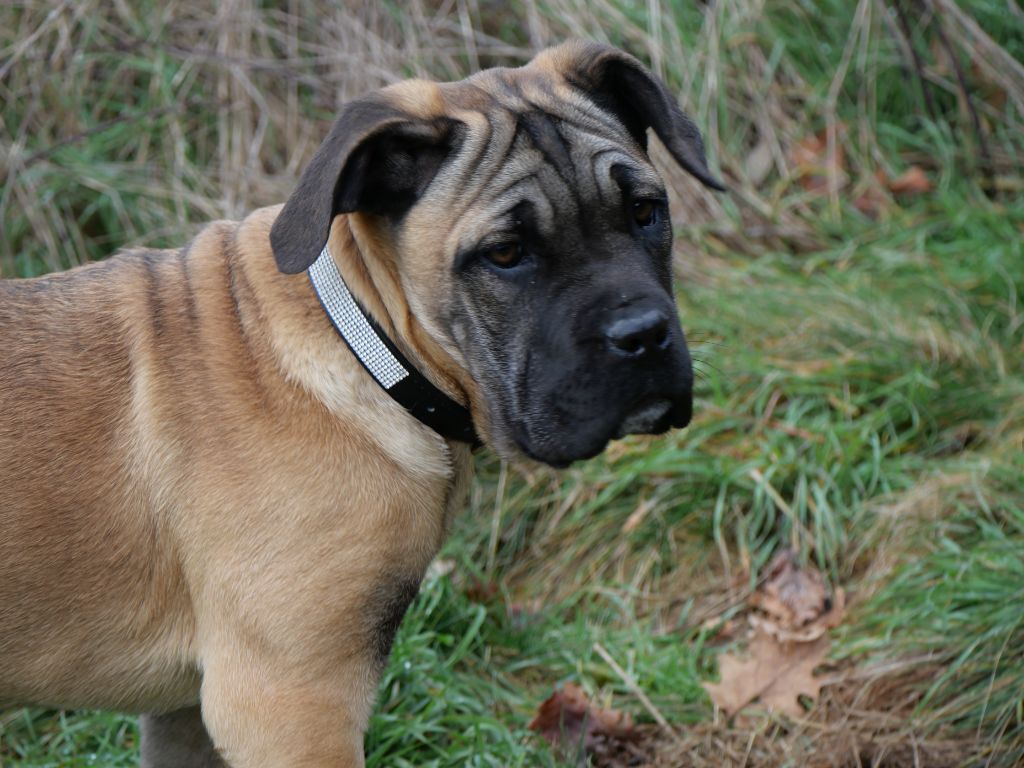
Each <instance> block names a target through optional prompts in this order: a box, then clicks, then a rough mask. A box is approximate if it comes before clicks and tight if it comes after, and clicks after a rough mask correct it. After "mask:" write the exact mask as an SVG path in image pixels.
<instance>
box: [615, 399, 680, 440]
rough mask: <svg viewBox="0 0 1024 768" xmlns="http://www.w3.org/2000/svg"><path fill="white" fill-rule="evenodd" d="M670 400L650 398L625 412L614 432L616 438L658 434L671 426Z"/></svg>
mask: <svg viewBox="0 0 1024 768" xmlns="http://www.w3.org/2000/svg"><path fill="white" fill-rule="evenodd" d="M671 411H672V402H671V401H670V400H652V401H650V402H647V403H643V404H641V405H640V406H638V407H637V408H634V409H633V410H632V411H630V412H629V413H627V414H626V416H625V418H623V420H622V423H621V424H619V428H618V431H616V433H615V437H616V439H618V438H620V437H625V436H626V435H658V434H661V433H662V432H665V431H667V430H668V429H669V427H671V426H672V419H671Z"/></svg>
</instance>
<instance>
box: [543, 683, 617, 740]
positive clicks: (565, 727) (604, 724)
mask: <svg viewBox="0 0 1024 768" xmlns="http://www.w3.org/2000/svg"><path fill="white" fill-rule="evenodd" d="M527 727H528V728H529V729H530V730H531V731H537V732H538V733H539V734H540V735H541V737H543V739H544V740H545V741H547V742H548V744H550V745H551V746H553V747H555V748H557V749H559V750H560V751H562V752H567V753H569V754H578V753H579V751H580V750H581V749H582V751H583V753H584V754H587V755H592V754H594V753H596V752H599V751H602V750H604V749H605V748H606V747H607V746H608V744H609V742H623V741H631V740H633V739H635V738H636V729H635V726H634V724H633V718H632V717H630V715H629V713H627V712H619V711H617V710H614V709H603V708H601V707H597V706H595V705H594V704H592V703H591V702H590V700H589V699H588V698H587V695H586V694H585V693H584V692H583V689H582V688H580V687H579V686H578V685H576V684H575V683H566V684H565V685H563V686H562V688H561V689H559V690H556V691H555V692H554V693H552V694H551V696H549V697H548V698H547V699H545V700H544V702H543V703H542V704H541V705H540V707H538V709H537V714H536V716H535V717H534V718H533V720H531V721H530V724H529V725H528V726H527Z"/></svg>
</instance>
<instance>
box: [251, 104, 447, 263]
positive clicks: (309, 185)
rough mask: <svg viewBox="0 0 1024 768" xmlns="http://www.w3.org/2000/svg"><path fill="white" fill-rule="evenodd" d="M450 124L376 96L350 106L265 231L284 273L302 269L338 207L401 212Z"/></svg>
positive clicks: (424, 181) (422, 183)
mask: <svg viewBox="0 0 1024 768" xmlns="http://www.w3.org/2000/svg"><path fill="white" fill-rule="evenodd" d="M452 125H453V124H452V123H451V121H446V120H422V119H420V118H416V117H413V116H412V115H409V114H408V113H406V112H404V111H402V110H400V109H398V108H396V107H394V106H393V105H391V104H389V103H388V102H387V100H386V99H385V98H384V97H382V96H380V95H379V94H373V95H370V96H366V97H364V98H361V99H358V100H356V101H353V102H352V103H350V104H348V105H347V106H346V107H345V108H344V109H343V110H342V112H341V115H340V116H339V117H338V119H337V120H336V121H335V123H334V126H333V127H332V128H331V132H330V133H329V134H328V135H327V138H326V139H325V140H324V142H323V144H321V145H320V147H319V148H318V149H317V151H316V152H315V153H314V155H313V158H312V160H310V161H309V165H308V166H306V169H305V170H304V171H303V172H302V176H301V177H300V178H299V183H298V186H296V188H295V191H294V192H292V195H291V197H289V198H288V201H287V202H286V203H285V205H284V208H283V209H282V211H281V213H280V215H278V217H277V220H276V221H275V222H274V225H273V227H271V230H270V245H271V248H272V249H273V251H274V258H275V259H276V260H277V267H278V269H280V270H281V271H282V272H287V273H289V274H294V273H296V272H302V271H303V270H305V269H307V268H308V267H309V265H310V264H312V263H313V262H314V261H316V258H317V257H318V256H319V255H320V252H321V251H322V250H323V247H324V244H325V243H326V242H327V238H328V235H329V234H330V230H331V222H332V221H333V220H334V217H335V216H337V215H338V214H339V213H353V212H355V211H360V212H363V213H377V214H385V215H395V216H397V215H401V214H402V213H403V212H404V211H405V210H407V209H408V208H409V207H410V206H412V204H413V203H415V202H416V200H417V199H418V198H419V196H420V195H421V194H422V193H423V191H424V190H425V189H426V187H427V185H428V184H429V183H430V181H431V179H433V178H434V175H435V174H436V173H437V169H438V168H439V167H440V165H441V163H442V161H443V160H444V158H445V157H446V156H447V154H448V152H449V150H450V148H451V144H450V139H451V135H452Z"/></svg>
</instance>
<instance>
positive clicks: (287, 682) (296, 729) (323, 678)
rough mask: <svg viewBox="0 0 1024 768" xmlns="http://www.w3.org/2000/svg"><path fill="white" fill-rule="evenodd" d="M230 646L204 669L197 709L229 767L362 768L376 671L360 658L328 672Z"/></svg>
mask: <svg viewBox="0 0 1024 768" xmlns="http://www.w3.org/2000/svg"><path fill="white" fill-rule="evenodd" d="M254 650H255V649H252V648H250V649H245V648H244V647H242V648H239V647H237V646H236V648H234V649H232V652H231V653H230V654H225V655H224V656H222V657H219V658H215V659H211V660H209V661H208V662H207V663H206V664H205V665H204V666H205V669H204V674H203V684H202V693H201V698H202V710H203V719H204V721H205V722H206V725H207V728H208V729H209V732H210V735H211V736H212V738H213V743H214V744H215V745H216V748H217V752H218V753H220V755H221V756H222V757H223V758H224V760H225V761H226V762H227V764H228V765H229V766H231V768H328V766H330V768H363V765H364V757H363V734H364V732H365V730H366V725H367V721H368V720H369V716H370V711H371V708H372V704H373V696H374V691H375V688H376V683H377V679H378V674H377V667H376V665H374V664H373V663H372V662H371V661H370V660H368V659H364V658H360V657H359V656H357V657H354V658H349V659H337V660H336V661H335V663H334V664H332V665H331V666H330V667H327V666H320V665H316V666H310V667H306V666H304V665H298V666H292V665H290V664H288V662H287V660H285V659H282V658H280V657H279V656H277V654H272V655H270V656H264V655H263V653H261V652H255V653H254V652H253V651H254Z"/></svg>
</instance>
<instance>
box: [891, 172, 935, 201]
mask: <svg viewBox="0 0 1024 768" xmlns="http://www.w3.org/2000/svg"><path fill="white" fill-rule="evenodd" d="M931 189H932V182H931V180H930V179H929V178H928V176H927V175H926V174H925V172H924V170H923V169H922V168H921V166H919V165H912V166H910V167H909V168H907V170H905V171H904V172H903V173H901V174H900V175H899V176H897V177H896V178H895V179H893V180H892V181H890V182H889V191H890V192H892V193H893V194H895V195H920V194H923V193H925V192H930V191H931Z"/></svg>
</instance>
